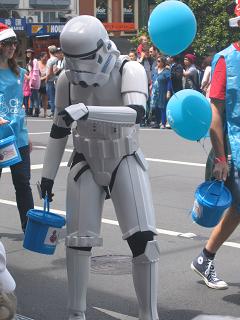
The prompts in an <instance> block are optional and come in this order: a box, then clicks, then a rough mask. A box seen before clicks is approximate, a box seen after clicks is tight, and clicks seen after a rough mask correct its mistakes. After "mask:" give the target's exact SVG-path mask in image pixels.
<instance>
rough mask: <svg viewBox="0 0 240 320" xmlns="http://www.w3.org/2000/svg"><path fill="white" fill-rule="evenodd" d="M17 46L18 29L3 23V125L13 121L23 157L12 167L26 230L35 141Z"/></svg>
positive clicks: (0, 78) (0, 57)
mask: <svg viewBox="0 0 240 320" xmlns="http://www.w3.org/2000/svg"><path fill="white" fill-rule="evenodd" d="M16 46H17V38H16V34H15V32H14V31H13V30H12V29H10V28H9V27H8V26H6V25H5V24H3V23H0V128H1V126H3V125H5V124H6V123H9V124H10V125H11V128H12V129H13V132H14V135H15V137H16V145H17V147H18V150H19V153H20V155H21V159H22V161H20V162H19V163H16V164H14V165H12V166H10V169H11V174H12V181H13V185H14V188H15V191H16V201H17V207H18V211H19V215H20V219H21V225H22V230H23V231H25V228H26V224H27V216H26V213H27V211H28V210H29V209H32V208H33V207H34V205H33V197H32V190H31V187H30V149H31V143H30V141H29V136H28V130H27V127H26V124H25V110H24V108H23V80H24V74H25V72H26V71H25V70H24V69H22V68H20V67H18V66H17V63H16V60H15V56H14V55H15V51H16ZM6 79H7V81H6ZM0 130H1V129H0ZM0 176H1V169H0Z"/></svg>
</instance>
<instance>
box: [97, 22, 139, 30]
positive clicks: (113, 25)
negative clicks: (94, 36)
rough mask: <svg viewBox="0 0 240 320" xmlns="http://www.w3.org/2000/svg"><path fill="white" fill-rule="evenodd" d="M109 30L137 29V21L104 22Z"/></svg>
mask: <svg viewBox="0 0 240 320" xmlns="http://www.w3.org/2000/svg"><path fill="white" fill-rule="evenodd" d="M103 25H104V27H105V28H106V29H107V31H131V30H136V26H135V23H132V22H104V23H103Z"/></svg>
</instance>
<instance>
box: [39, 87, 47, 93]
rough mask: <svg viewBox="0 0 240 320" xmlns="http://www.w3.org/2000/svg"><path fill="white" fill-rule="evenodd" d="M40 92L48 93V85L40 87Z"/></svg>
mask: <svg viewBox="0 0 240 320" xmlns="http://www.w3.org/2000/svg"><path fill="white" fill-rule="evenodd" d="M39 93H41V94H47V90H46V87H40V89H39Z"/></svg>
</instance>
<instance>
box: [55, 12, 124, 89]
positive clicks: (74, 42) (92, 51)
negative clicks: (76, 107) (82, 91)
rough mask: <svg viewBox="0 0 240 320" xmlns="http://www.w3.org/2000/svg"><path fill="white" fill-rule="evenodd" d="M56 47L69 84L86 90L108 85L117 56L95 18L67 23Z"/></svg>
mask: <svg viewBox="0 0 240 320" xmlns="http://www.w3.org/2000/svg"><path fill="white" fill-rule="evenodd" d="M60 43H61V48H62V51H63V53H64V54H65V60H66V64H65V69H66V75H67V77H68V80H69V81H70V82H71V83H73V84H80V85H82V86H84V87H86V86H91V85H93V86H103V85H104V84H105V83H106V82H107V81H108V79H109V76H110V72H111V71H112V69H113V67H114V65H115V63H116V60H117V58H118V56H119V55H120V53H119V51H118V50H117V47H116V46H115V44H114V43H113V42H112V41H111V40H110V39H109V37H108V34H107V31H106V29H105V28H104V26H103V24H102V23H101V22H100V21H99V20H98V19H97V18H95V17H93V16H87V15H82V16H78V17H75V18H72V19H71V20H69V21H68V22H67V23H66V25H65V26H64V28H63V30H62V32H61V35H60Z"/></svg>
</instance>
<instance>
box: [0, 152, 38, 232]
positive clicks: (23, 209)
mask: <svg viewBox="0 0 240 320" xmlns="http://www.w3.org/2000/svg"><path fill="white" fill-rule="evenodd" d="M19 152H20V155H21V157H22V161H21V162H19V163H17V164H15V165H13V166H11V167H10V169H11V174H12V182H13V185H14V188H15V191H16V202H17V207H18V211H19V215H20V220H21V225H22V229H23V231H25V228H26V224H27V216H26V214H27V212H28V210H30V209H33V208H34V203H33V196H32V189H31V187H30V177H31V174H30V152H29V146H24V147H21V148H19ZM1 173H2V170H1V169H0V177H1Z"/></svg>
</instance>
